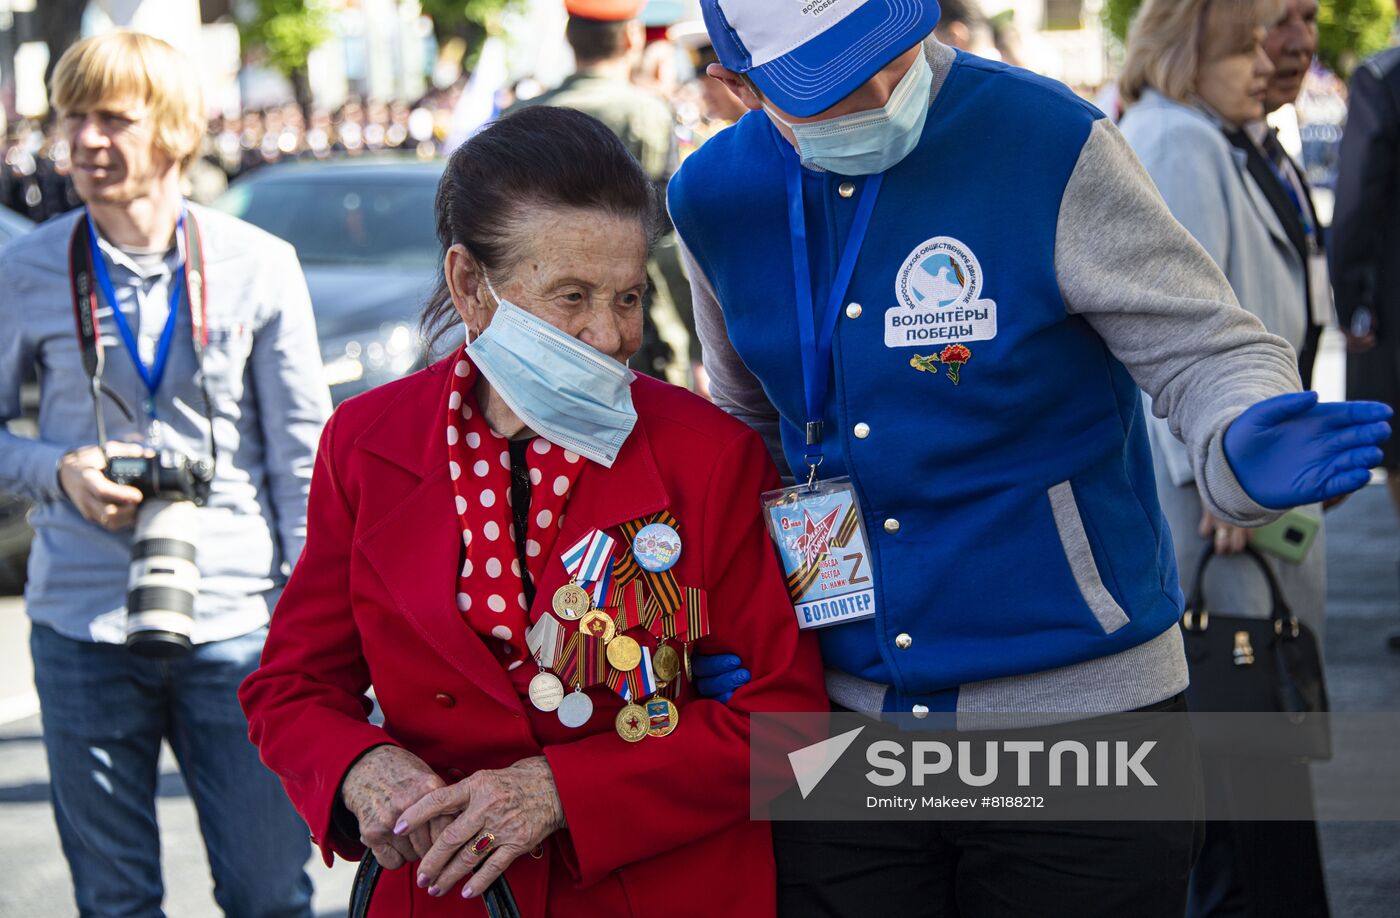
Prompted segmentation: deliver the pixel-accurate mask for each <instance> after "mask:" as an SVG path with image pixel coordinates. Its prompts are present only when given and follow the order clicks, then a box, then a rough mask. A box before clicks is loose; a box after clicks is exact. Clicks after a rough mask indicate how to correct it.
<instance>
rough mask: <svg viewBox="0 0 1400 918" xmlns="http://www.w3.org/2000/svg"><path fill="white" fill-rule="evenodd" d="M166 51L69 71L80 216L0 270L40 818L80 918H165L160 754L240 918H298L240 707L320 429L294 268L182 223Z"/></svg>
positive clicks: (193, 218) (10, 461)
mask: <svg viewBox="0 0 1400 918" xmlns="http://www.w3.org/2000/svg"><path fill="white" fill-rule="evenodd" d="M199 82H200V81H199V76H198V74H197V72H196V71H195V69H194V67H193V65H192V64H191V63H190V62H189V61H188V60H187V59H185V58H184V57H183V56H181V55H180V54H179V53H178V52H177V51H175V49H174V48H172V47H171V46H169V45H167V44H165V43H164V42H161V41H159V40H157V39H154V38H151V37H149V36H145V35H140V34H136V33H132V32H112V33H108V34H105V35H102V36H99V37H96V38H91V39H87V40H85V41H82V42H80V43H78V44H77V45H75V46H74V47H73V48H71V49H70V50H69V51H68V52H67V53H66V54H64V56H63V57H62V59H61V60H60V61H59V63H58V66H57V68H56V69H55V71H54V76H53V87H52V98H53V103H54V107H55V108H56V110H57V112H58V114H59V116H60V126H61V132H62V133H63V135H64V136H65V138H66V139H67V141H68V142H69V143H70V144H71V147H72V151H73V152H72V158H73V178H74V182H75V185H76V188H77V190H78V193H79V195H80V196H81V197H82V199H83V202H84V203H85V204H86V207H85V208H83V209H81V210H78V211H74V212H73V213H70V214H66V215H64V216H62V217H59V218H56V219H54V220H51V221H49V222H47V223H45V224H44V225H42V226H40V227H39V228H38V229H36V230H35V231H33V232H32V233H30V234H28V235H27V236H24V237H21V238H19V239H18V240H16V241H15V242H13V243H12V244H10V245H9V246H8V247H6V248H5V249H4V250H0V278H3V279H4V286H3V289H2V290H0V329H3V330H4V332H3V335H0V424H3V422H4V421H6V420H8V419H10V418H13V417H15V416H16V415H17V414H18V413H19V411H20V397H19V392H20V387H21V385H22V383H24V381H25V380H26V379H27V378H29V377H30V376H31V375H33V376H37V380H38V383H39V395H40V401H39V418H38V422H39V434H38V438H37V439H35V440H29V439H22V438H20V437H17V436H14V435H12V434H9V433H7V432H4V431H3V429H2V428H0V490H4V491H13V492H16V493H19V494H21V495H24V496H26V497H29V498H31V499H33V500H34V501H35V503H36V507H35V509H34V511H33V514H32V517H31V519H32V522H33V525H34V529H35V540H34V546H33V550H32V554H31V557H30V563H29V581H28V585H27V588H26V593H25V604H26V608H27V611H28V613H29V616H30V618H31V620H32V622H33V631H32V637H31V651H32V653H33V658H34V678H35V684H36V687H37V689H38V693H39V699H40V703H41V707H42V717H43V730H44V745H45V748H46V750H47V753H48V765H49V772H50V776H51V790H52V796H53V804H54V815H55V818H56V821H57V823H58V829H59V835H60V838H61V840H62V843H63V852H64V855H65V856H66V857H67V859H68V863H69V867H70V869H71V870H72V874H73V884H74V887H75V891H76V897H77V904H78V909H79V911H80V913H81V914H83V915H118V914H120V915H159V914H160V913H161V912H160V908H161V900H162V898H163V888H162V880H161V872H160V838H159V831H158V827H157V823H156V808H155V795H156V790H157V776H158V764H159V756H160V750H161V742H162V740H168V741H169V743H170V746H171V748H172V749H173V750H174V752H175V755H176V758H177V759H178V760H179V764H180V769H181V772H182V773H183V775H184V776H185V779H186V783H187V785H188V787H189V793H190V795H191V797H192V798H193V800H194V803H195V806H196V807H197V809H198V811H199V817H200V827H201V830H202V832H203V835H204V841H205V846H206V848H207V849H208V853H209V863H210V867H211V870H212V873H213V877H214V896H215V898H216V899H217V900H218V903H219V905H220V906H221V907H222V908H223V910H224V912H225V913H226V914H229V915H238V916H273V915H276V916H309V915H310V914H311V892H312V886H311V882H310V880H309V878H308V877H307V876H306V873H305V871H304V869H303V865H304V864H305V861H306V859H307V857H308V856H309V854H310V846H309V844H308V840H307V833H306V827H305V825H304V824H303V823H302V822H301V821H300V819H299V818H298V817H297V815H296V813H295V811H294V810H293V809H292V807H291V805H290V803H289V802H288V801H287V799H286V796H285V794H284V792H283V790H282V787H281V786H280V784H279V782H278V781H277V779H276V777H274V776H273V774H272V773H271V772H270V771H268V770H266V769H265V768H264V767H263V766H262V764H261V762H260V761H259V760H258V756H257V752H256V750H255V749H254V748H253V746H252V745H251V744H249V742H248V740H247V730H248V727H247V723H246V721H245V719H244V717H243V714H242V711H241V710H240V709H239V706H238V699H237V689H238V686H239V684H240V683H241V682H242V681H243V679H244V678H245V677H246V676H247V675H248V674H249V673H250V672H252V671H253V670H254V669H255V668H256V667H257V665H258V661H259V657H260V655H261V651H262V645H263V641H264V638H265V636H266V633H267V624H268V622H269V620H270V613H271V610H272V608H273V606H274V605H275V603H276V600H277V597H278V596H279V594H280V592H281V588H282V585H283V583H284V582H285V580H286V570H287V568H289V567H290V565H292V564H294V563H295V562H296V559H297V557H298V556H299V555H300V553H301V548H302V543H303V541H304V539H305V531H306V498H307V492H308V490H309V486H310V480H311V468H312V463H313V459H314V454H315V449H316V443H317V439H318V437H319V435H320V430H321V427H322V425H323V424H324V422H325V419H326V417H327V416H328V414H329V411H330V398H329V393H328V392H327V390H326V386H325V384H324V381H323V380H322V377H321V361H320V354H319V349H318V346H317V342H316V331H315V324H314V321H313V317H312V314H311V305H310V300H309V298H308V296H307V292H306V284H305V281H304V279H303V277H302V274H301V268H300V266H299V264H298V263H297V259H296V253H295V252H294V251H293V250H292V248H291V247H290V246H288V245H287V244H285V243H283V242H281V241H279V240H277V239H275V238H273V237H272V236H269V235H267V234H266V233H263V232H262V231H260V230H257V229H255V228H253V227H251V226H249V225H247V224H245V223H243V222H241V221H239V220H236V219H234V218H233V217H230V216H227V215H224V214H221V213H218V212H216V211H211V210H206V209H204V208H202V207H198V206H196V205H193V204H189V203H187V202H186V201H185V200H184V198H183V195H182V193H181V180H182V175H183V172H184V170H185V169H186V168H187V167H188V166H189V165H190V163H191V162H192V161H193V160H194V159H195V158H196V157H197V155H198V150H199V145H200V141H201V138H202V137H203V133H204V118H203V103H202V100H201V99H200V94H199V90H198V88H197V87H198V86H199Z"/></svg>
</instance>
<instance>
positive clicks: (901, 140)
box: [765, 52, 933, 175]
mask: <svg viewBox="0 0 1400 918" xmlns="http://www.w3.org/2000/svg"><path fill="white" fill-rule="evenodd" d="M932 89H933V70H932V69H930V68H929V65H928V59H927V58H925V57H924V55H923V53H922V52H921V53H920V54H919V55H918V56H917V57H916V58H915V59H914V65H913V66H912V67H910V68H909V72H908V73H906V74H905V75H904V77H903V78H902V79H901V80H900V81H899V84H898V85H897V86H895V88H894V92H892V93H890V98H889V101H888V102H886V103H885V104H884V106H883V107H881V108H876V109H871V110H870V111H865V112H855V113H853V114H850V115H841V116H840V117H838V118H829V119H827V120H825V121H813V122H811V123H810V124H793V123H792V122H790V121H784V120H783V119H782V118H780V117H778V115H777V113H776V112H774V111H773V110H772V109H771V108H767V106H765V109H766V110H767V112H768V116H769V117H770V118H772V119H773V120H774V121H777V122H780V123H781V124H784V125H786V126H787V128H788V130H790V131H792V136H793V138H794V139H795V140H796V141H797V155H798V156H799V157H801V159H802V163H803V165H806V166H816V167H818V168H821V169H825V170H827V171H828V172H835V173H837V174H839V175H875V174H876V173H878V172H884V171H885V170H887V169H890V168H893V167H894V166H895V165H897V164H898V163H899V162H901V161H902V160H903V159H904V157H906V156H908V155H909V154H910V153H912V152H913V151H914V147H916V146H918V144H919V138H920V137H922V136H923V134H924V123H925V122H927V121H928V109H929V93H930V92H931V91H932Z"/></svg>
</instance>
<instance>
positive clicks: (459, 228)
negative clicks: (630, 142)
mask: <svg viewBox="0 0 1400 918" xmlns="http://www.w3.org/2000/svg"><path fill="white" fill-rule="evenodd" d="M537 208H543V209H549V208H571V209H579V210H597V211H601V212H603V213H606V214H609V215H611V216H614V217H621V218H623V219H635V220H636V221H637V223H638V226H639V227H640V228H641V229H642V231H643V232H644V233H645V234H646V238H647V241H648V243H650V242H652V241H653V240H654V239H655V237H656V234H657V229H658V219H659V216H658V208H657V203H656V190H655V188H654V187H653V186H652V184H651V182H650V181H649V180H648V179H647V175H646V173H645V172H643V171H642V167H641V166H640V165H639V164H638V163H637V160H636V159H634V158H633V157H632V154H631V153H629V152H627V148H626V147H625V146H623V144H622V141H621V140H619V139H618V138H617V135H616V134H614V133H613V132H612V131H610V130H608V128H607V127H606V126H605V125H604V124H603V123H602V122H601V121H599V120H598V119H596V118H593V117H590V116H588V115H585V114H583V113H582V112H577V111H574V110H573V109H567V108H551V107H548V106H543V105H538V106H530V107H527V108H524V109H521V110H520V111H518V112H515V113H514V114H511V115H507V116H506V117H504V118H502V119H501V120H500V121H498V122H496V123H495V124H493V125H491V126H490V127H488V128H487V129H486V130H484V131H482V132H481V133H479V134H477V135H476V136H475V137H473V138H472V139H470V140H468V141H467V142H466V143H464V144H462V145H461V146H460V147H458V148H457V151H456V152H455V153H453V154H452V158H451V159H450V160H448V163H447V168H446V170H445V171H444V172H443V175H442V180H441V181H440V182H439V183H438V191H437V206H436V210H437V235H438V241H439V242H441V243H442V253H443V257H444V258H446V255H447V250H448V249H450V248H451V247H452V246H454V245H457V244H459V243H460V244H461V245H464V246H466V248H467V250H468V251H469V252H471V253H472V255H473V256H474V257H475V258H476V259H477V260H478V261H480V262H481V263H482V264H483V265H485V267H486V270H487V271H489V272H491V273H492V275H493V276H497V277H504V276H508V275H509V274H510V273H511V271H512V270H514V268H515V265H516V262H517V260H518V259H519V258H520V257H522V256H523V254H524V246H525V245H528V244H531V243H532V242H535V240H523V239H521V238H520V237H519V228H520V227H519V223H520V217H521V216H522V215H523V214H524V213H525V212H527V211H528V210H531V209H537ZM538 241H539V242H542V243H545V244H547V243H548V240H538ZM459 322H460V320H459V318H458V316H457V313H456V311H455V310H454V309H453V306H452V295H451V293H450V292H449V291H448V288H447V279H446V278H445V277H442V276H439V278H438V284H437V289H436V290H434V291H433V295H432V297H431V299H429V301H428V304H427V306H425V307H424V309H423V315H422V328H423V333H424V337H425V338H426V339H427V340H428V342H429V346H430V347H431V346H432V344H435V343H436V342H437V341H438V340H439V339H440V338H441V337H442V336H443V335H444V334H446V333H447V332H449V331H451V330H452V329H453V328H455V327H457V325H458V323H459Z"/></svg>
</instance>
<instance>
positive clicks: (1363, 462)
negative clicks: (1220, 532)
mask: <svg viewBox="0 0 1400 918" xmlns="http://www.w3.org/2000/svg"><path fill="white" fill-rule="evenodd" d="M1390 415H1391V410H1390V408H1389V407H1388V406H1386V405H1382V404H1381V403H1379V402H1325V403H1319V402H1318V400H1317V393H1316V392H1293V393H1289V394H1288V395H1278V396H1275V397H1273V398H1270V399H1265V400H1264V401H1262V402H1259V403H1258V404H1256V405H1251V406H1250V407H1249V408H1247V409H1246V410H1245V412H1244V414H1242V415H1240V416H1239V417H1238V418H1236V419H1235V421H1234V423H1232V424H1231V425H1230V427H1229V429H1228V430H1226V431H1225V444H1224V445H1225V458H1226V459H1228V460H1229V461H1230V468H1231V469H1233V470H1234V472H1235V477H1236V478H1238V479H1239V482H1240V485H1241V486H1242V487H1243V488H1244V490H1245V493H1247V494H1248V495H1249V496H1250V497H1252V498H1254V501H1255V502H1256V503H1258V504H1260V505H1262V506H1265V507H1268V508H1269V509H1271V510H1284V509H1287V508H1289V507H1297V506H1301V505H1303V504H1315V503H1318V502H1320V501H1324V500H1329V499H1331V498H1333V497H1340V496H1342V495H1343V494H1350V493H1351V492H1352V491H1355V490H1356V489H1358V488H1360V487H1362V486H1363V485H1365V484H1366V483H1367V482H1368V481H1370V480H1371V473H1370V469H1371V468H1372V467H1373V466H1376V465H1379V464H1380V462H1381V458H1382V456H1381V451H1380V448H1379V446H1380V444H1381V443H1384V442H1385V441H1386V439H1388V438H1389V437H1390V425H1389V424H1387V423H1385V422H1386V420H1387V419H1388V418H1389V417H1390Z"/></svg>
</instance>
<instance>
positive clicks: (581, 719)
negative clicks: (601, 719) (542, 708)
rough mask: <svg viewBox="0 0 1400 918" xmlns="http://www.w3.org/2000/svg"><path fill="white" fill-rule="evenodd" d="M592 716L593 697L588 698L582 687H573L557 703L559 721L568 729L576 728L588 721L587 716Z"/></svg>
mask: <svg viewBox="0 0 1400 918" xmlns="http://www.w3.org/2000/svg"><path fill="white" fill-rule="evenodd" d="M592 716H593V699H591V698H589V697H588V695H587V694H586V693H584V691H583V690H582V689H577V688H576V689H574V690H573V692H572V693H570V694H569V696H568V697H566V698H565V699H564V700H563V701H562V702H560V703H559V711H558V717H559V722H560V723H561V724H563V725H564V726H566V727H568V728H569V729H570V730H576V729H578V728H579V727H582V726H583V725H584V724H586V723H588V718H590V717H592Z"/></svg>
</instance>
